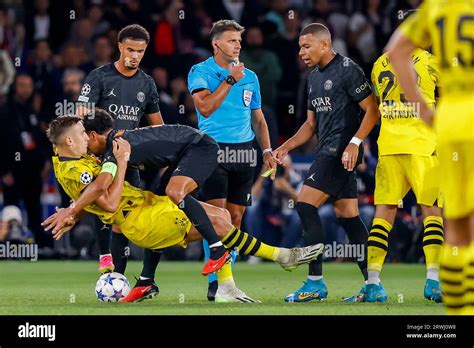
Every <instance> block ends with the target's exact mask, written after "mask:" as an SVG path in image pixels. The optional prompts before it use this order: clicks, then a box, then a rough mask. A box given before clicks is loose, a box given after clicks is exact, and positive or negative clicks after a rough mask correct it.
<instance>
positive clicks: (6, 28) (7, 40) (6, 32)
mask: <svg viewBox="0 0 474 348" xmlns="http://www.w3.org/2000/svg"><path fill="white" fill-rule="evenodd" d="M12 40H13V30H12V28H11V25H10V21H9V18H8V15H7V10H6V8H5V7H3V5H0V50H6V51H7V52H8V53H10V50H11V45H12Z"/></svg>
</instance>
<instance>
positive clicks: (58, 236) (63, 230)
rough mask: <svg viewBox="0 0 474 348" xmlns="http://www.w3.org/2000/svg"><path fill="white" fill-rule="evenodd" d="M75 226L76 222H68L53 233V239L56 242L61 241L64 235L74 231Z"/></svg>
mask: <svg viewBox="0 0 474 348" xmlns="http://www.w3.org/2000/svg"><path fill="white" fill-rule="evenodd" d="M75 224H76V220H74V219H72V220H68V221H67V222H66V224H65V225H64V226H63V227H61V228H55V229H54V230H53V232H52V233H53V239H54V240H59V239H61V237H62V236H63V234H64V233H66V232H69V231H70V230H72V228H73V227H74V225H75ZM55 230H56V231H55Z"/></svg>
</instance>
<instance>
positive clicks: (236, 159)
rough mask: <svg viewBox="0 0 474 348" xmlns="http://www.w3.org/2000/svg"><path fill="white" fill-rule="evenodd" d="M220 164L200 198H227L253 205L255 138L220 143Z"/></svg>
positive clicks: (231, 201)
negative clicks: (246, 140) (235, 142)
mask: <svg viewBox="0 0 474 348" xmlns="http://www.w3.org/2000/svg"><path fill="white" fill-rule="evenodd" d="M219 147H220V151H219V164H218V166H217V168H216V169H215V170H214V172H213V173H212V175H211V176H210V177H209V179H208V180H207V181H206V182H205V183H204V185H203V187H202V189H201V191H200V199H201V200H203V201H209V200H212V199H226V200H227V202H229V203H233V204H236V205H241V206H250V205H252V184H253V179H254V173H255V167H256V165H257V150H256V148H255V147H254V142H253V141H250V142H246V143H240V144H228V143H219Z"/></svg>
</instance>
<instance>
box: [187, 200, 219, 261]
mask: <svg viewBox="0 0 474 348" xmlns="http://www.w3.org/2000/svg"><path fill="white" fill-rule="evenodd" d="M178 207H179V208H180V209H181V210H182V211H184V213H185V214H186V216H187V217H188V218H189V220H191V222H192V223H193V225H194V227H196V229H197V230H198V232H199V233H200V234H201V236H202V237H203V238H204V239H205V240H207V242H208V243H209V248H210V250H211V253H210V258H211V259H213V260H216V259H218V258H220V257H221V256H222V255H224V253H225V251H226V249H225V248H224V246H223V245H222V242H221V240H220V239H219V236H218V235H217V233H216V230H215V229H214V226H212V223H211V220H209V216H208V215H207V213H206V211H205V210H204V208H203V206H202V205H201V203H199V201H198V200H197V199H196V198H194V197H193V196H191V195H187V196H186V197H184V198H183V200H182V201H181V202H179V203H178ZM213 244H217V245H215V246H213Z"/></svg>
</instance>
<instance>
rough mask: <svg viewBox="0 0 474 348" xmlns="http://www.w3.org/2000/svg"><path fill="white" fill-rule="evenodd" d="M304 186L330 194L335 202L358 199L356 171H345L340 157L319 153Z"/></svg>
mask: <svg viewBox="0 0 474 348" xmlns="http://www.w3.org/2000/svg"><path fill="white" fill-rule="evenodd" d="M304 185H308V186H309V187H312V188H315V189H317V190H320V191H322V192H324V193H326V194H328V195H329V196H330V199H331V200H333V201H335V200H338V199H343V198H357V180H356V173H355V170H353V171H352V172H349V171H347V170H346V169H344V166H343V165H342V161H341V157H340V156H334V155H329V154H324V153H317V154H316V157H315V159H314V162H313V164H312V165H311V167H310V168H309V170H308V175H307V178H306V180H305V181H304Z"/></svg>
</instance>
